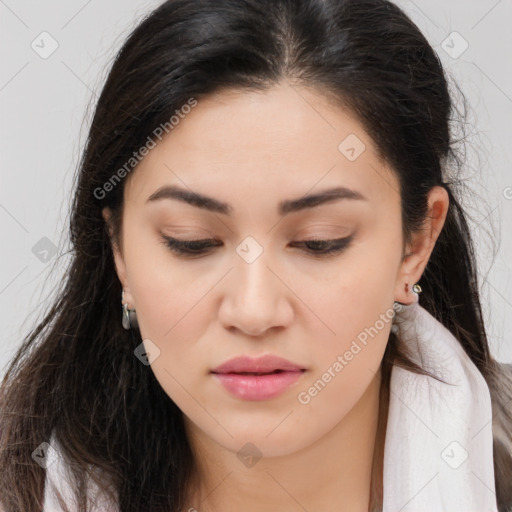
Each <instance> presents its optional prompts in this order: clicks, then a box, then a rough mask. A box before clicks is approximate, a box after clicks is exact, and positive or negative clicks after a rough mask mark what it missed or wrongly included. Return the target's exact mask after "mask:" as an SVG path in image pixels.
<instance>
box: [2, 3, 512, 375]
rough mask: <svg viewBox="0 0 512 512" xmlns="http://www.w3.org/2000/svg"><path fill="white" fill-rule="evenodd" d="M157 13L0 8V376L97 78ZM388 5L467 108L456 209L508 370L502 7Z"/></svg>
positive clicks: (511, 319) (45, 261)
mask: <svg viewBox="0 0 512 512" xmlns="http://www.w3.org/2000/svg"><path fill="white" fill-rule="evenodd" d="M159 3H160V2H157V1H145V2H144V1H136V0H123V1H121V0H110V1H109V2H101V1H99V0H89V1H86V0H84V1H68V2H64V1H62V0H60V1H55V0H54V1H46V2H36V1H34V0H32V1H22V0H5V1H4V0H0V41H1V45H0V52H1V60H0V63H1V64H0V108H1V120H2V122H1V124H0V129H1V137H0V145H1V146H0V147H1V152H0V155H1V165H0V172H1V181H0V184H1V185H0V229H1V233H2V243H1V247H2V249H1V261H0V265H1V269H2V272H1V274H0V311H1V319H0V320H1V322H2V325H3V326H4V329H3V333H2V337H1V338H0V376H3V374H4V372H5V369H6V365H7V363H8V362H9V360H10V359H11V358H12V356H13V355H14V352H15V350H16V349H17V347H18V346H19V345H20V343H21V341H22V339H23V336H24V335H25V334H26V333H27V332H28V331H29V330H30V329H31V328H32V327H33V326H34V325H35V324H36V322H37V321H38V320H40V319H41V318H42V315H43V313H44V308H45V307H46V306H48V305H49V299H50V298H51V297H52V296H54V294H55V290H56V286H57V284H58V282H59V277H60V276H61V275H62V273H63V270H64V268H65V266H66V263H67V262H68V256H67V255H66V254H65V253H66V252H67V251H68V249H69V242H68V233H67V222H68V216H69V214H68V210H69V204H70V198H71V191H72V186H73V183H72V181H73V179H72V178H73V172H74V169H75V168H76V166H77V163H78V159H79V157H80V152H81V149H82V147H83V143H84V140H85V137H86V134H87V128H88V125H89V121H90V116H91V115H92V107H93V105H94V101H95V97H96V95H97V94H98V93H99V91H100V88H101V85H102V84H103V81H104V79H105V77H106V73H107V70H108V66H109V64H110V63H111V62H112V59H113V57H114V54H115V52H116V51H117V49H118V48H119V47H120V45H121V44H122V42H123V40H124V38H125V37H126V36H127V35H128V33H129V31H130V29H132V28H133V27H134V26H135V25H136V24H137V22H138V21H139V20H140V19H141V17H142V16H144V14H146V13H147V12H148V11H149V10H151V9H152V8H154V7H156V6H157V5H158V4H159ZM398 3H399V5H400V6H402V7H403V8H404V9H405V10H406V12H407V13H408V14H409V15H410V16H411V17H412V18H413V20H414V21H415V22H416V23H417V24H418V25H419V27H420V29H422V30H423V32H424V33H425V35H426V36H427V38H428V39H429V41H430V42H431V44H432V45H433V46H434V47H435V49H436V50H437V51H438V53H439V55H440V56H441V59H442V61H443V63H444V64H445V66H446V69H447V72H448V74H449V75H450V76H451V77H453V78H454V79H455V80H457V82H458V84H459V85H460V87H461V89H462V91H463V92H464V94H465V95H466V97H467V99H468V102H469V106H470V110H469V118H468V125H467V130H468V134H467V135H468V139H467V148H466V149H467V152H468V153H467V156H468V165H467V172H466V176H467V178H468V179H467V185H468V186H469V187H470V188H471V189H472V191H473V192H474V193H475V194H476V195H474V197H472V198H471V199H470V200H469V201H466V202H464V204H465V206H466V207H467V209H468V213H469V217H470V223H471V227H472V229H473V232H474V235H475V237H476V241H477V247H478V258H479V269H480V272H481V276H482V278H481V280H482V299H483V307H484V314H485V318H486V320H487V325H488V333H489V337H490V342H491V350H492V352H493V354H494V355H495V357H496V358H497V359H499V360H501V361H504V362H512V288H511V280H512V279H511V278H512V230H511V229H510V223H511V221H512V165H511V163H512V144H511V143H512V137H511V134H512V128H511V121H512V69H511V68H512V55H511V50H512V31H511V30H510V24H511V22H512V0H499V1H496V0H492V1H482V0H450V1H448V2H447V1H440V0H430V1H428V2H427V1H424V0H423V1H420V0H417V1H414V2H413V1H410V0H407V1H400V2H398ZM43 32H46V33H47V34H43V35H41V34H42V33H43ZM453 32H457V33H458V34H459V35H457V34H455V35H454V34H453ZM52 45H53V46H56V45H58V47H57V48H56V50H55V51H54V52H53V53H52V54H51V55H48V53H50V51H51V50H52V48H53V47H52ZM466 45H467V46H468V47H467V49H465V48H466ZM464 49H465V51H463V50H464ZM462 52H463V53H462ZM43 57H45V58H43ZM493 244H494V245H493ZM494 249H495V250H496V253H495V251H494ZM45 251H46V252H45Z"/></svg>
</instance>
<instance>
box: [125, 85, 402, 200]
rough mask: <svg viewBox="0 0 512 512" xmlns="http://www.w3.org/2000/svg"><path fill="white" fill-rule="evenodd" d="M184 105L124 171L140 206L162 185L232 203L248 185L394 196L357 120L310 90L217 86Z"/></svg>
mask: <svg viewBox="0 0 512 512" xmlns="http://www.w3.org/2000/svg"><path fill="white" fill-rule="evenodd" d="M187 111H188V113H187V114H182V116H180V119H179V122H178V123H177V124H176V125H174V127H173V128H172V130H171V131H170V133H169V134H168V135H166V136H165V137H164V138H163V140H162V141H161V142H158V144H157V145H156V147H155V148H154V149H151V150H150V151H149V153H148V154H147V155H146V156H145V157H144V159H143V160H142V162H141V163H140V164H139V165H138V167H137V168H136V169H135V170H134V171H133V172H132V173H131V174H130V175H129V177H128V182H127V183H126V189H125V198H126V199H127V201H132V202H133V201H135V202H137V203H139V204H142V203H143V202H145V200H146V199H147V198H148V197H149V195H151V193H153V192H154V191H155V189H156V188H158V187H160V186H162V185H166V184H176V185H180V186H182V187H183V186H184V187H190V188H191V189H193V190H195V191H198V192H201V191H203V192H205V191H210V192H211V193H210V194H208V195H212V193H213V192H212V191H215V195H216V197H218V198H219V199H220V200H223V198H224V199H225V200H226V201H229V202H230V203H231V202H232V199H233V200H236V196H237V194H238V193H239V192H241V191H247V190H251V191H252V192H253V194H254V195H256V196H260V197H269V196H275V197H276V198H277V197H280V198H284V197H286V198H288V197H295V196H297V195H300V194H305V193H307V192H308V191H311V190H314V189H315V187H318V188H326V187H328V186H345V187H348V188H353V189H358V190H361V191H363V190H364V192H363V193H364V195H365V196H367V197H369V198H370V199H372V198H373V199H374V200H379V199H380V200H381V201H389V200H393V197H392V196H397V194H398V182H397V180H396V177H395V175H394V173H393V172H392V171H391V170H390V169H389V168H388V167H387V166H386V165H385V164H384V163H383V162H382V161H381V160H380V158H379V157H378V154H377V151H376V149H375V147H374V144H373V142H372V140H371V139H370V138H369V136H368V134H367V133H366V131H365V130H364V128H363V126H362V124H361V123H360V122H359V121H358V120H357V119H356V118H355V117H354V116H353V115H352V114H351V113H350V112H349V111H347V110H345V109H342V108H341V107H339V106H334V105H333V104H332V103H331V102H329V101H328V100H327V99H326V97H325V96H323V95H322V94H320V93H319V92H316V91H314V90H311V89H306V88H303V87H298V86H291V85H288V84H283V85H279V86H274V87H272V88H270V89H268V90H266V91H252V90H251V91H247V90H228V91H221V92H219V93H216V94H213V95H211V96H208V97H206V98H204V99H200V100H198V102H197V105H196V106H195V107H193V108H191V109H190V110H189V109H187ZM394 199H395V200H396V199H397V198H396V197H395V198H394Z"/></svg>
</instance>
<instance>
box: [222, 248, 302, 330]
mask: <svg viewBox="0 0 512 512" xmlns="http://www.w3.org/2000/svg"><path fill="white" fill-rule="evenodd" d="M284 282H286V280H285V278H284V276H280V275H279V272H278V271H276V270H274V269H271V268H269V267H268V266H267V264H266V261H265V258H264V255H263V254H262V255H261V256H260V257H259V258H258V259H257V260H256V261H253V262H252V263H247V262H245V261H243V260H241V261H238V262H237V265H236V267H235V269H234V271H233V272H230V276H229V278H228V281H227V284H226V288H225V292H224V295H223V297H222V303H221V306H220V309H219V320H220V322H221V323H222V325H223V326H224V327H225V328H226V329H229V330H233V329H236V330H239V331H241V332H243V333H245V334H248V335H250V336H261V335H262V334H263V333H265V332H266V331H268V330H270V329H272V328H283V327H287V326H289V325H290V324H291V322H292V320H293V307H292V304H291V300H290V299H291V297H290V295H291V292H290V291H289V289H288V288H287V287H286V285H285V284H284Z"/></svg>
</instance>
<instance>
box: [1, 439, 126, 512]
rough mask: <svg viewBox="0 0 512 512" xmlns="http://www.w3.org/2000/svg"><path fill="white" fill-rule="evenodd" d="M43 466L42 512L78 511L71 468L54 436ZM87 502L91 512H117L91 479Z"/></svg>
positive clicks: (47, 448) (105, 494)
mask: <svg viewBox="0 0 512 512" xmlns="http://www.w3.org/2000/svg"><path fill="white" fill-rule="evenodd" d="M45 466H46V468H45V469H46V480H45V486H44V508H43V512H67V511H69V510H78V505H77V503H76V497H75V492H74V487H75V485H74V477H73V474H72V471H71V466H70V465H69V463H68V461H67V460H66V457H65V455H64V453H63V451H62V448H61V445H60V444H59V442H58V440H57V438H56V437H55V435H54V434H52V436H51V438H50V442H49V443H48V446H47V447H46V456H45ZM87 502H88V508H87V510H90V511H91V512H118V507H117V504H116V503H115V502H113V501H112V500H111V499H110V498H109V497H108V495H107V493H106V492H105V491H102V490H100V489H99V487H98V486H97V485H96V483H95V482H94V481H93V480H92V479H89V480H88V481H87ZM0 512H1V510H0Z"/></svg>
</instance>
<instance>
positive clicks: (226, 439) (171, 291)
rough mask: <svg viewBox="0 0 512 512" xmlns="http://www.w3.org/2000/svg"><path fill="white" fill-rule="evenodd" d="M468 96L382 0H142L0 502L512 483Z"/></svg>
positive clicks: (6, 394)
mask: <svg viewBox="0 0 512 512" xmlns="http://www.w3.org/2000/svg"><path fill="white" fill-rule="evenodd" d="M453 114H454V108H453V106H452V102H451V98H450V95H449V91H448V87H447V82H446V79H445V76H444V73H443V70H442V68H441V65H440V62H439V59H438V58H437V56H436V54H435V52H434V51H433V49H432V48H431V47H430V46H429V44H428V42H427V41H426V39H425V38H424V36H423V35H422V34H421V33H420V32H419V30H418V28H417V27H416V26H415V25H414V24H413V23H412V22H411V21H410V20H409V18H408V17H407V16H406V15H405V14H404V13H403V12H402V11H401V10H400V9H399V8H397V7H396V6H395V5H393V4H391V3H390V2H388V1H386V0H362V1H359V2H350V1H347V0H327V1H321V0H294V1H292V0H258V1H257V0H219V1H217V2H206V1H201V0H199V1H194V2H192V1H186V0H172V1H167V2H165V3H164V4H162V5H161V6H160V7H159V8H158V9H156V10H155V11H154V12H153V13H152V14H151V15H150V16H148V17H147V18H146V19H145V20H143V21H142V22H141V24H140V25H139V26H138V27H137V28H136V29H135V30H134V32H133V33H132V34H131V35H130V37H129V38H128V40H127V41H126V43H125V44H124V46H123V48H122V49H121V51H120V52H119V55H118V56H117V58H116V60H115V62H114V64H113V66H112V69H111V71H110V74H109V76H108V79H107V82H106V84H105V86H104V88H103V91H102V94H101V96H100V98H99V101H98V104H97V107H96V112H95V115H94V119H93V122H92V125H91V128H90V133H89V138H88V142H87V146H86V149H85V152H84V155H83V159H82V161H81V166H80V174H79V179H78V184H77V189H76V195H75V201H74V204H73V211H72V218H71V226H70V228H71V239H72V242H73V247H74V252H73V259H72V262H71V264H70V268H69V271H68V273H67V277H66V281H65V283H64V286H63V289H62V292H61V293H60V295H59V298H58V300H57V302H56V303H55V304H54V305H53V306H52V308H51V309H50V311H49V313H48V315H47V316H46V318H45V319H44V321H43V322H42V324H41V325H40V326H39V327H38V328H37V329H36V330H35V331H34V332H33V333H31V335H30V336H29V337H28V338H27V340H25V342H24V343H23V345H22V347H21V348H20V350H19V351H18V353H17V355H16V357H15V358H14V360H13V361H12V363H11V366H10V368H9V371H8V373H7V375H6V377H5V379H4V382H3V385H2V412H3V414H2V420H1V424H0V430H1V439H0V442H1V447H2V450H1V457H2V473H1V476H0V501H1V502H2V504H3V508H4V510H5V511H8V512H11V511H15V510H16V511H18V510H23V511H27V512H31V511H36V510H41V509H43V510H45V511H50V510H70V511H71V510H72V511H74V510H80V511H82V510H119V511H123V512H129V511H130V512H131V511H133V512H141V511H146V510H147V511H152V512H155V511H171V510H172V511H187V510H188V511H193V510H198V511H200V512H202V511H212V510H223V511H228V510H244V511H249V512H251V511H253V510H258V511H259V510H275V509H277V508H279V509H280V510H281V511H288V510H290V511H291V510H299V509H301V508H302V509H303V510H336V511H345V510H346V511H348V510H350V511H352V512H353V511H368V510H371V511H376V510H384V511H385V512H396V510H403V511H413V510H414V511H420V510H421V511H426V510H429V511H431V512H432V511H448V510H449V511H450V512H454V511H456V510H460V511H462V510H464V511H467V510H469V509H471V510H479V511H480V510H492V511H496V510H499V511H500V512H502V511H506V510H510V509H511V507H512V483H511V482H512V448H511V446H512V435H511V429H510V427H511V425H512V413H511V407H510V404H511V400H512V378H511V377H510V371H509V372H508V374H507V372H506V367H505V365H500V364H499V363H498V362H497V361H496V360H495V359H493V357H492V355H491V354H490V351H489V346H488V342H487V338H486V333H485V326H484V323H483V319H482V313H481V309H480V300H479V294H478V284H477V276H476V272H475V261H474V253H473V245H472V241H471V237H470V232H469V229H468V226H467V224H466V220H465V215H464V211H463V209H462V207H461V205H460V204H459V201H458V198H457V194H456V192H457V190H456V188H457V187H456V186H457V182H456V180H455V178H454V177H453V176H452V174H453V172H454V169H455V168H456V166H457V159H456V157H455V151H454V147H453V146H452V139H453V138H454V137H453V134H452V127H451V121H452V116H453ZM420 280H421V283H419V281H420ZM420 293H421V295H420ZM420 297H421V299H420Z"/></svg>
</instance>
